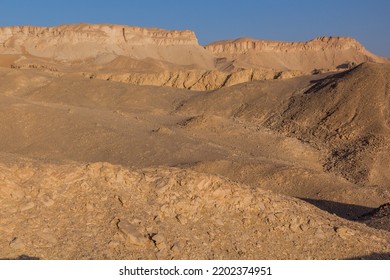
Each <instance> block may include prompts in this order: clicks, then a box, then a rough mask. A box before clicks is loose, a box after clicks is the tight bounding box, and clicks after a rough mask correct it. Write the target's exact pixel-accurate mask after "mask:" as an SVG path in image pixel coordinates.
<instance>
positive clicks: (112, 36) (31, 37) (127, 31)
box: [0, 24, 213, 68]
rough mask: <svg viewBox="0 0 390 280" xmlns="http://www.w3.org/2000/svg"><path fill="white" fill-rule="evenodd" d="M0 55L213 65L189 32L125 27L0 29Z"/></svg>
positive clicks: (88, 25) (211, 58)
mask: <svg viewBox="0 0 390 280" xmlns="http://www.w3.org/2000/svg"><path fill="white" fill-rule="evenodd" d="M0 54H29V55H32V56H36V57H45V58H50V59H56V60H67V61H78V60H86V59H91V58H96V57H98V56H101V55H104V54H115V55H126V56H131V57H135V58H138V59H143V58H145V57H152V58H155V59H161V60H166V61H169V62H173V63H178V64H201V65H202V66H204V67H206V68H209V67H212V66H213V57H212V56H211V55H210V54H209V53H208V52H207V51H205V50H204V49H203V48H202V47H201V46H199V45H198V42H197V39H196V36H195V34H194V33H193V32H192V31H189V30H183V31H176V30H174V31H170V30H164V29H158V28H141V27H131V26H125V25H93V24H78V25H60V26H56V27H35V26H12V27H1V28H0Z"/></svg>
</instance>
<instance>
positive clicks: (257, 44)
mask: <svg viewBox="0 0 390 280" xmlns="http://www.w3.org/2000/svg"><path fill="white" fill-rule="evenodd" d="M205 48H206V49H207V50H208V51H209V52H211V53H213V54H214V55H216V56H218V57H227V58H229V59H235V60H239V61H241V63H247V64H251V65H252V67H253V65H257V66H259V67H273V68H276V69H295V70H302V71H312V70H314V69H316V68H317V69H318V68H323V69H330V70H333V69H337V68H347V66H348V63H354V64H359V63H362V62H368V61H371V62H381V63H383V62H388V60H387V59H385V58H382V57H379V56H376V55H374V54H372V53H370V52H369V51H367V50H366V49H365V48H364V46H362V45H361V44H360V43H359V42H358V41H356V40H355V39H353V38H349V37H326V36H324V37H318V38H315V39H313V40H310V41H307V42H278V41H265V40H254V39H250V38H240V39H237V40H227V41H220V42H215V43H212V44H209V45H207V46H206V47H205Z"/></svg>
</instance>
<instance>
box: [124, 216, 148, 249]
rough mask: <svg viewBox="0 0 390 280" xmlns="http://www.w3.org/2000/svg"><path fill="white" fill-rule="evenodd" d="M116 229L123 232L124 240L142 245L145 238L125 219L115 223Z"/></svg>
mask: <svg viewBox="0 0 390 280" xmlns="http://www.w3.org/2000/svg"><path fill="white" fill-rule="evenodd" d="M117 226H118V229H119V230H120V231H121V232H122V233H123V235H124V236H125V238H126V240H127V241H129V242H130V243H132V244H135V245H143V244H145V242H146V238H145V237H144V236H143V235H142V234H141V233H140V232H139V231H138V230H137V228H136V227H135V226H134V225H132V224H131V223H129V222H128V221H125V220H120V221H119V222H118V224H117Z"/></svg>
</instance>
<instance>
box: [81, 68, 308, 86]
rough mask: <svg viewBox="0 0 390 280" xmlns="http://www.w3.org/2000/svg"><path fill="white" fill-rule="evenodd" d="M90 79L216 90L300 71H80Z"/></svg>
mask: <svg viewBox="0 0 390 280" xmlns="http://www.w3.org/2000/svg"><path fill="white" fill-rule="evenodd" d="M82 75H83V76H84V77H86V78H89V79H101V80H107V81H115V82H122V83H128V84H133V85H149V86H168V87H174V88H180V89H189V90H198V91H205V90H215V89H219V88H222V87H229V86H233V85H236V84H240V83H245V82H251V81H260V80H274V79H288V78H292V77H296V76H301V75H303V73H302V72H301V71H289V70H287V71H275V70H273V69H247V70H239V71H236V72H233V73H228V72H223V71H218V70H210V71H208V70H189V71H174V72H170V71H162V72H157V73H140V72H129V73H99V72H97V73H83V74H82Z"/></svg>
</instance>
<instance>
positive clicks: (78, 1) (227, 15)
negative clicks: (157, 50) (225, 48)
mask: <svg viewBox="0 0 390 280" xmlns="http://www.w3.org/2000/svg"><path fill="white" fill-rule="evenodd" d="M80 22H88V23H115V24H126V25H133V26H143V27H161V28H165V29H190V30H193V31H195V33H196V35H197V37H198V39H199V43H200V44H202V45H205V44H207V43H210V42H213V41H217V40H223V39H234V38H238V37H252V38H255V39H269V40H281V41H307V40H310V39H313V38H315V37H318V36H322V35H326V36H350V37H354V38H355V39H357V40H358V41H360V42H361V43H362V44H363V45H364V46H365V47H366V48H367V49H368V50H370V51H372V52H374V53H376V54H379V55H382V56H387V57H390V0H290V1H288V0H278V1H271V0H192V1H189V0H104V1H100V0H63V1H56V0H1V2H0V25H1V26H10V25H39V26H54V25H59V24H64V23H80Z"/></svg>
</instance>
